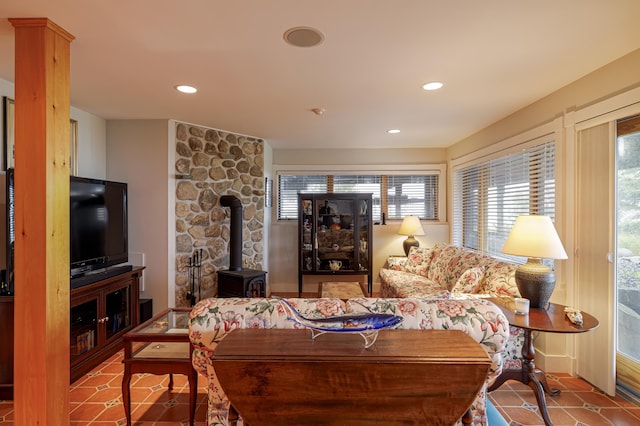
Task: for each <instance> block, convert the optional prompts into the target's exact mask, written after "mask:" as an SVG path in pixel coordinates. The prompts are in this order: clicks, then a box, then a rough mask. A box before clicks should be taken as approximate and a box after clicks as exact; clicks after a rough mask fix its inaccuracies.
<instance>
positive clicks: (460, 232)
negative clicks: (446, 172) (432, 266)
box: [453, 141, 555, 260]
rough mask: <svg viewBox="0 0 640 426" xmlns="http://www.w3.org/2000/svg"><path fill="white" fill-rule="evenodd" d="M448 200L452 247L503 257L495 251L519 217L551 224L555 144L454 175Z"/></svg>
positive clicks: (546, 144)
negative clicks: (451, 212)
mask: <svg viewBox="0 0 640 426" xmlns="http://www.w3.org/2000/svg"><path fill="white" fill-rule="evenodd" d="M453 196H454V226H453V228H454V229H453V242H454V243H455V244H459V245H463V246H465V247H469V248H473V249H476V250H481V251H485V252H488V253H491V254H495V255H501V256H504V257H507V256H506V255H504V254H502V253H501V252H500V251H501V249H502V246H503V244H504V242H505V240H506V239H507V236H508V235H509V232H510V231H511V228H512V226H513V224H514V223H515V220H516V218H517V217H518V216H519V215H522V214H541V215H547V216H550V217H551V219H552V220H553V219H554V216H555V143H554V142H553V141H550V142H546V143H542V144H540V145H537V146H534V147H531V148H528V149H526V150H523V151H521V152H518V153H515V154H510V155H506V156H503V157H500V158H496V159H493V160H489V161H486V162H482V163H478V164H474V165H471V166H467V167H461V168H460V169H457V170H455V171H454V194H453ZM514 260H520V259H519V258H514Z"/></svg>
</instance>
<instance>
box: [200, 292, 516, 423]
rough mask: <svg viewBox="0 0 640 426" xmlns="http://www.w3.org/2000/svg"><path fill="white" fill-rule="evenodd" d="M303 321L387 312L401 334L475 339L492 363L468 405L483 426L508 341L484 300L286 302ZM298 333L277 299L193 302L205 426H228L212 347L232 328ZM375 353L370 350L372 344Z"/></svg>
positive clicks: (497, 313) (498, 315)
mask: <svg viewBox="0 0 640 426" xmlns="http://www.w3.org/2000/svg"><path fill="white" fill-rule="evenodd" d="M288 300H289V301H290V302H291V303H292V304H294V305H295V306H296V307H297V309H299V310H300V311H301V312H302V313H303V314H304V315H305V316H310V317H323V316H332V315H339V314H342V313H361V312H380V313H383V312H386V313H393V314H395V315H401V316H402V317H403V322H402V324H401V325H400V326H399V328H404V329H441V330H462V331H464V332H465V333H467V334H468V335H469V336H471V337H472V338H473V339H475V340H476V341H477V342H478V343H479V344H480V345H481V347H482V348H483V349H484V350H485V351H486V352H487V354H488V355H489V357H490V358H491V360H492V367H491V370H490V373H489V375H488V377H487V380H486V382H485V385H484V386H483V388H482V390H481V391H480V393H479V394H478V396H477V397H476V400H475V401H474V402H473V404H472V406H471V409H472V414H473V425H474V426H479V425H486V424H487V419H486V411H485V406H486V388H487V386H488V385H490V384H491V383H493V380H494V379H495V377H497V375H498V374H500V371H501V368H502V353H503V352H504V345H505V342H506V341H507V338H508V336H509V331H508V322H507V319H506V318H505V317H504V315H503V314H502V311H501V310H500V308H498V307H497V306H495V305H494V304H492V303H488V302H487V301H484V300H479V299H474V300H427V299H406V298H401V299H382V298H380V299H368V298H358V299H349V300H348V301H347V302H346V303H345V302H342V301H340V300H337V299H288ZM247 327H256V328H298V327H300V325H298V324H297V323H295V322H293V321H290V320H288V319H287V316H286V314H285V312H284V310H283V309H282V307H281V304H280V302H279V301H278V300H277V299H258V298H255V299H245V298H230V299H205V300H202V301H200V302H199V303H197V304H196V305H195V306H194V308H193V310H192V312H191V317H190V321H189V338H190V340H191V343H192V345H193V346H194V352H193V365H194V368H196V370H197V371H198V372H200V373H201V374H203V375H205V376H206V377H207V378H208V410H207V424H208V425H209V426H212V425H227V424H228V409H229V401H228V400H227V397H226V395H225V393H224V391H223V390H222V388H221V387H220V384H219V382H218V380H217V377H216V375H215V371H214V369H213V361H212V356H213V351H214V349H215V347H216V345H217V343H218V342H219V341H220V340H221V339H222V338H224V336H225V335H226V334H227V333H228V332H230V331H231V330H233V329H235V328H247ZM374 348H375V345H374Z"/></svg>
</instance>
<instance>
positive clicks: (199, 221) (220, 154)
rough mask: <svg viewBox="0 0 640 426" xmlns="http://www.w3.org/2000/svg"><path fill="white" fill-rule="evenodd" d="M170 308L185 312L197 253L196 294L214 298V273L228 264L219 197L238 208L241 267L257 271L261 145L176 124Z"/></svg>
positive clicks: (225, 215)
mask: <svg viewBox="0 0 640 426" xmlns="http://www.w3.org/2000/svg"><path fill="white" fill-rule="evenodd" d="M175 173H176V234H175V236H176V277H175V283H176V306H189V301H188V298H187V292H188V291H189V290H190V283H189V259H190V258H191V256H192V254H193V253H194V251H195V250H199V249H202V266H201V271H202V281H201V292H200V293H199V292H198V288H196V289H195V291H196V294H195V295H196V297H198V298H200V297H201V298H207V297H214V296H217V295H218V282H217V274H216V273H217V271H221V270H225V269H228V267H229V260H230V257H229V256H230V249H229V242H230V234H231V231H230V218H229V214H230V213H229V209H228V208H225V207H223V206H221V205H220V197H221V196H223V195H233V196H235V197H237V198H238V199H240V201H241V202H242V208H243V213H242V216H243V217H242V222H243V223H242V225H243V226H242V262H243V266H245V267H247V268H251V269H257V270H262V269H263V259H264V251H263V229H264V186H265V179H264V142H263V140H262V139H257V138H252V137H248V136H243V135H237V134H233V133H228V132H223V131H220V130H216V129H209V128H205V127H199V126H194V125H191V124H186V123H177V126H176V163H175Z"/></svg>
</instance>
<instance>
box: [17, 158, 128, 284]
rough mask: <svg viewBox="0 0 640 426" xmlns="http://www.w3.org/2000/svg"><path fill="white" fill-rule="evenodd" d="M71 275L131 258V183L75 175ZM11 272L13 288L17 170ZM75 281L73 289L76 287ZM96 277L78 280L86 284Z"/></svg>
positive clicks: (71, 188)
mask: <svg viewBox="0 0 640 426" xmlns="http://www.w3.org/2000/svg"><path fill="white" fill-rule="evenodd" d="M69 196H70V197H69V198H70V200H69V207H70V209H69V249H70V250H69V251H70V258H71V265H70V278H72V279H73V278H77V277H81V276H83V275H85V274H87V273H89V272H92V271H96V272H97V271H98V270H102V269H106V268H108V267H110V266H114V265H118V264H121V263H126V262H128V261H129V253H128V246H129V244H128V228H127V221H128V211H127V184H126V183H122V182H113V181H108V180H101V179H91V178H83V177H77V176H71V178H70V182H69ZM6 197H7V200H6V203H7V271H6V279H7V284H8V285H9V286H8V288H9V290H10V291H13V245H14V241H15V231H14V229H15V227H14V223H15V221H14V171H13V169H8V170H7V175H6ZM73 281H78V280H72V288H75V287H74V283H73ZM91 281H92V280H84V281H80V282H76V284H75V285H78V286H79V285H84V284H88V283H90V282H91Z"/></svg>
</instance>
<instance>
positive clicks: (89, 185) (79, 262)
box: [69, 176, 129, 278]
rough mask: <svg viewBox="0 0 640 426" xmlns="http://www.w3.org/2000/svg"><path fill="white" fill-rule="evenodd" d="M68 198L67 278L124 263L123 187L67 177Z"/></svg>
mask: <svg viewBox="0 0 640 426" xmlns="http://www.w3.org/2000/svg"><path fill="white" fill-rule="evenodd" d="M69 196H70V197H69V198H70V204H69V217H70V223H69V247H70V255H71V278H74V277H77V276H80V275H83V274H85V273H87V272H90V271H93V270H96V269H103V268H107V267H109V266H113V265H117V264H120V263H126V262H128V260H129V255H128V232H127V184H126V183H122V182H113V181H108V180H101V179H91V178H83V177H77V176H71V181H70V184H69Z"/></svg>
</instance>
